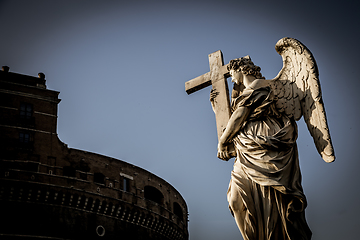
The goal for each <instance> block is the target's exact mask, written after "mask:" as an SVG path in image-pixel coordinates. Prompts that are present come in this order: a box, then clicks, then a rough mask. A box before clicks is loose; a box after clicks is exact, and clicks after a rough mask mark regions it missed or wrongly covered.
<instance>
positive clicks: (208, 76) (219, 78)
mask: <svg viewBox="0 0 360 240" xmlns="http://www.w3.org/2000/svg"><path fill="white" fill-rule="evenodd" d="M209 65H210V72H207V73H205V74H203V75H201V76H199V77H196V78H194V79H192V80H190V81H187V82H186V83H185V91H186V92H187V94H191V93H194V92H196V91H198V90H200V89H203V88H205V87H208V86H210V85H212V87H213V89H216V91H217V92H218V94H217V96H216V97H215V99H214V110H215V117H216V128H217V134H218V139H220V137H221V135H222V133H223V132H224V130H225V128H226V125H227V123H228V121H229V119H230V116H231V110H230V99H229V88H228V84H227V78H228V77H229V76H230V74H229V71H228V70H227V66H228V65H224V60H223V56H222V52H221V51H220V50H219V51H216V52H214V53H211V54H209ZM228 150H229V152H230V155H231V156H232V157H233V156H235V155H236V154H235V151H234V147H233V145H230V146H229V149H228Z"/></svg>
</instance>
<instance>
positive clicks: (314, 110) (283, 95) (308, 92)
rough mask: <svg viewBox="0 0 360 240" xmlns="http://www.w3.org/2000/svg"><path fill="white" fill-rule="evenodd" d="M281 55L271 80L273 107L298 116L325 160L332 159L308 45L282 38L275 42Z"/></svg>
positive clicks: (312, 59)
mask: <svg viewBox="0 0 360 240" xmlns="http://www.w3.org/2000/svg"><path fill="white" fill-rule="evenodd" d="M275 49H276V51H277V52H278V53H279V54H280V55H281V57H282V59H283V67H282V69H281V70H280V72H279V74H278V75H277V76H276V77H275V78H274V79H273V80H271V86H272V89H273V92H274V95H275V100H276V108H277V110H278V111H279V112H283V113H285V114H286V115H287V116H288V117H290V118H291V117H293V118H294V119H295V120H296V121H298V120H299V119H300V118H301V116H304V120H305V122H306V124H307V127H308V129H309V131H310V134H311V136H312V137H313V139H314V142H315V145H316V148H317V150H318V152H319V153H320V155H321V157H322V158H323V159H324V161H326V162H332V161H334V160H335V154H334V148H333V146H332V143H331V138H330V132H329V128H328V124H327V120H326V114H325V108H324V103H323V101H322V97H321V89H320V82H319V72H318V68H317V65H316V62H315V59H314V57H313V55H312V54H311V52H310V51H309V49H307V48H306V47H305V46H304V45H303V44H302V43H301V42H300V41H298V40H296V39H293V38H282V39H280V40H279V41H278V42H277V43H276V45H275Z"/></svg>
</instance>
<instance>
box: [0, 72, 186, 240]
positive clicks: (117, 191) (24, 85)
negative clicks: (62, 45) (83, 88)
mask: <svg viewBox="0 0 360 240" xmlns="http://www.w3.org/2000/svg"><path fill="white" fill-rule="evenodd" d="M58 95H59V92H56V91H52V90H48V89H46V85H45V76H44V74H41V73H40V74H39V77H32V76H26V75H22V74H16V73H11V72H9V68H8V67H3V69H2V71H0V133H1V134H0V212H1V214H0V219H1V223H2V224H0V238H1V239H59V240H60V239H67V240H68V239H104V240H105V239H117V240H119V239H122V240H123V239H124V240H127V239H132V240H133V239H135V240H136V239H144V240H151V239H157V240H165V239H166V240H170V239H174V240H186V239H188V238H189V237H188V236H189V235H188V225H187V223H188V211H187V206H186V202H185V200H184V199H183V198H182V196H181V195H180V193H179V192H178V191H177V190H176V189H175V188H174V187H173V186H171V185H170V184H169V183H167V182H166V181H165V180H163V179H161V178H160V177H158V176H156V175H154V174H152V173H150V172H148V171H146V170H145V169H142V168H140V167H137V166H134V165H132V164H129V163H127V162H124V161H121V160H119V159H114V158H110V157H106V156H102V155H99V154H95V153H91V152H86V151H82V150H77V149H72V148H68V146H67V145H66V144H64V143H63V142H61V141H60V140H59V138H58V136H57V132H56V129H57V107H58V103H59V102H60V99H59V98H58Z"/></svg>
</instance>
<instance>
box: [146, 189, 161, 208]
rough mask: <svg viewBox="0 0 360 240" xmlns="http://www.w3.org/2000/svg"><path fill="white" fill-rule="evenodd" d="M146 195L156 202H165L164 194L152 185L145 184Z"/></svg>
mask: <svg viewBox="0 0 360 240" xmlns="http://www.w3.org/2000/svg"><path fill="white" fill-rule="evenodd" d="M144 196H145V198H146V199H148V200H151V201H153V202H156V203H158V204H160V205H163V204H164V195H163V194H162V193H161V192H160V191H159V190H158V189H156V188H154V187H152V186H145V188H144Z"/></svg>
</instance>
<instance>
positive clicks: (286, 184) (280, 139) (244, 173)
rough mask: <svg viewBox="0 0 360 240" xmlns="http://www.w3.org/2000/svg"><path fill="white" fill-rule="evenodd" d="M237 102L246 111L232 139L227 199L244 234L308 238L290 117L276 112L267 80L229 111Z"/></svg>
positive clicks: (257, 238) (258, 239)
mask: <svg viewBox="0 0 360 240" xmlns="http://www.w3.org/2000/svg"><path fill="white" fill-rule="evenodd" d="M241 106H245V107H248V108H250V111H251V112H250V115H249V116H248V117H247V119H246V121H245V122H244V123H243V125H242V128H241V130H240V131H239V133H238V134H237V135H236V137H235V138H234V139H233V142H234V145H235V148H236V153H237V157H236V160H235V163H234V169H233V171H232V174H231V180H230V184H229V189H228V201H229V208H230V210H231V213H232V214H233V215H234V217H235V220H236V222H237V225H238V227H239V229H240V231H241V233H242V235H243V238H244V239H245V240H273V239H274V240H275V239H289V240H290V239H291V240H298V239H299V240H308V239H311V231H310V229H309V227H308V225H307V223H306V220H305V212H304V210H305V207H306V204H307V203H306V198H305V195H304V193H303V190H302V186H301V173H300V168H299V160H298V152H297V146H296V139H297V126H296V123H295V121H294V120H293V119H290V118H288V117H287V116H286V115H285V114H281V113H279V112H278V111H277V110H276V108H275V100H274V96H273V94H272V92H271V88H270V87H269V86H268V85H267V84H266V80H263V82H262V83H261V84H257V86H250V87H249V88H246V89H245V90H244V91H243V93H242V94H241V95H240V96H239V97H237V98H236V99H234V100H233V102H232V109H233V111H235V110H236V109H237V108H239V107H241Z"/></svg>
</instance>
